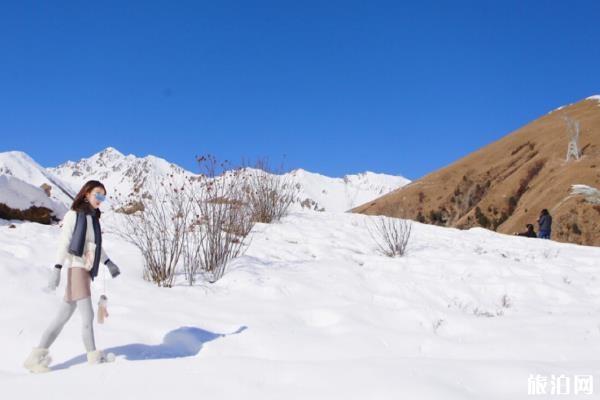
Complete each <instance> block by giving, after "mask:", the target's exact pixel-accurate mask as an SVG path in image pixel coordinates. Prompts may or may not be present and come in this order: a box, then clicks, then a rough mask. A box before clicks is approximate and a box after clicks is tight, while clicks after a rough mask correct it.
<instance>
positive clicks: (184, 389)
mask: <svg viewBox="0 0 600 400" xmlns="http://www.w3.org/2000/svg"><path fill="white" fill-rule="evenodd" d="M371 218H374V217H368V216H363V215H353V214H339V213H327V212H325V213H317V212H309V211H303V212H294V213H292V214H291V215H290V216H288V217H286V218H285V219H284V220H283V221H282V222H281V223H278V224H274V225H259V226H257V227H256V228H255V230H254V232H253V239H252V243H251V245H250V247H249V249H248V251H247V253H246V254H245V255H244V256H243V257H241V258H239V259H238V260H236V261H235V262H234V263H233V264H232V265H231V268H230V269H229V272H228V273H227V274H226V275H225V276H224V277H223V279H221V280H220V281H218V282H217V283H216V284H213V285H209V284H201V285H197V286H194V287H188V286H186V285H185V283H184V282H183V279H181V280H180V282H179V284H178V285H176V286H175V287H174V288H171V289H166V288H157V287H155V286H153V285H152V284H150V283H147V282H145V281H143V280H142V279H141V271H142V262H141V257H140V256H139V254H138V253H137V252H136V250H135V249H134V248H132V247H131V246H130V245H128V244H124V243H122V241H120V240H118V239H117V238H116V237H115V236H112V235H110V234H107V235H105V237H104V244H105V248H106V250H107V252H108V254H109V255H110V256H111V258H112V259H114V260H115V261H116V262H117V264H119V265H120V267H121V270H122V272H123V273H122V275H121V276H119V277H118V278H117V279H115V280H112V279H110V277H109V275H108V273H106V275H105V274H104V271H101V273H100V275H99V277H98V279H96V281H95V282H94V284H93V298H94V302H96V301H97V298H98V296H99V295H100V294H101V293H106V294H107V295H108V297H109V307H108V309H109V313H110V317H109V319H108V322H107V323H106V324H104V325H96V327H95V329H96V341H97V344H98V346H99V348H101V349H106V350H108V351H112V352H114V353H115V354H116V355H117V361H116V362H115V363H113V364H107V365H99V366H89V365H87V364H86V363H85V362H84V359H85V353H84V349H83V344H82V340H81V337H80V320H79V315H77V314H75V315H74V316H73V318H72V319H71V321H70V322H69V323H68V324H67V326H66V327H65V329H64V330H63V332H62V334H61V336H59V338H58V340H57V341H56V343H55V344H54V345H53V346H52V347H51V354H52V355H53V358H54V362H53V368H54V371H52V372H50V373H48V374H41V375H33V374H29V373H28V372H26V371H25V370H24V369H23V368H22V367H21V365H22V362H23V360H24V358H25V357H26V355H27V354H28V352H29V351H30V348H31V347H32V346H34V345H36V344H37V341H38V340H39V337H40V335H41V333H42V331H43V329H44V328H45V327H46V325H47V324H48V323H49V321H50V320H51V318H52V316H53V314H54V312H55V310H56V308H57V306H58V304H59V302H60V301H61V297H62V294H63V291H64V284H65V282H64V281H65V279H64V273H63V282H62V283H61V286H60V287H59V289H58V291H57V292H52V293H47V292H44V291H43V288H44V286H45V285H46V281H47V274H48V273H49V271H50V268H51V264H52V261H53V255H54V252H55V245H56V242H57V239H58V229H59V228H58V227H57V226H44V225H39V224H35V223H20V222H17V221H13V222H15V223H16V225H17V227H16V228H14V229H11V228H9V227H8V223H7V221H2V224H0V266H1V267H0V304H2V306H1V308H0V338H1V340H0V354H2V357H0V388H1V392H2V396H3V398H9V399H34V398H46V399H55V398H56V399H58V398H60V399H65V400H68V399H80V398H82V396H83V397H85V398H86V399H107V398H116V399H145V400H147V399H165V398H170V399H175V398H208V399H241V398H244V399H443V400H450V399H503V400H504V399H525V398H528V399H530V398H554V397H556V396H550V397H546V396H528V395H527V388H528V386H527V385H528V378H529V375H530V374H540V375H544V376H548V379H549V377H550V375H551V374H555V375H561V374H565V375H566V376H569V377H571V379H573V376H574V375H575V374H582V375H593V377H594V380H595V382H594V383H595V384H596V386H597V385H598V384H600V382H599V381H598V379H600V364H599V360H600V356H599V355H600V318H599V311H600V285H599V278H600V270H599V269H600V267H599V265H598V260H599V259H600V249H598V248H592V247H580V246H575V245H570V244H562V243H555V242H551V241H542V240H538V239H527V238H518V237H511V236H504V235H499V234H495V233H492V232H489V231H486V230H483V229H472V230H469V231H459V230H455V229H448V228H439V227H434V226H429V225H422V224H418V223H415V224H414V229H413V239H412V241H411V242H410V244H409V249H408V254H407V255H406V256H405V257H404V258H400V259H389V258H386V257H384V256H381V255H379V254H377V251H376V247H375V244H374V243H373V242H372V239H371V237H370V235H369V233H368V230H367V227H366V226H367V224H368V223H369V221H370V220H371ZM105 225H108V223H107V222H106V223H105ZM105 228H106V226H105ZM548 390H549V389H548ZM599 393H600V391H599V390H598V389H597V388H596V390H595V394H594V395H593V396H584V395H578V396H572V397H569V396H559V398H594V397H595V396H596V398H597V396H598V394H599Z"/></svg>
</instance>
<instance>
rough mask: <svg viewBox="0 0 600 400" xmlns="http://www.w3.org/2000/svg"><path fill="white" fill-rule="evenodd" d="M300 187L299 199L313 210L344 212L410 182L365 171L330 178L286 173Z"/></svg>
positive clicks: (399, 177) (313, 174)
mask: <svg viewBox="0 0 600 400" xmlns="http://www.w3.org/2000/svg"><path fill="white" fill-rule="evenodd" d="M288 175H289V176H290V178H291V179H292V180H293V181H294V182H296V183H299V184H300V187H301V189H300V193H299V200H300V201H301V202H303V201H304V202H305V204H306V205H307V206H308V208H311V209H313V210H320V209H323V210H324V211H336V212H343V211H347V210H350V209H351V208H353V207H356V206H357V205H360V204H364V203H366V202H367V201H369V200H373V199H376V198H378V197H381V196H383V195H384V194H386V193H388V192H391V191H392V190H395V189H398V188H400V187H402V186H404V185H407V184H409V183H410V180H408V179H406V178H404V177H403V176H393V175H386V174H376V173H373V172H364V173H361V174H356V175H346V176H344V177H343V178H330V177H328V176H324V175H320V174H315V173H312V172H308V171H305V170H303V169H297V170H294V171H292V172H290V173H289V174H288Z"/></svg>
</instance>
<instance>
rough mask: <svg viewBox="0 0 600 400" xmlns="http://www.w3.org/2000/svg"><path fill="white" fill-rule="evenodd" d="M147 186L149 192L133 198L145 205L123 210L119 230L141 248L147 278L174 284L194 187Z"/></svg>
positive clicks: (172, 184)
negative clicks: (132, 210)
mask: <svg viewBox="0 0 600 400" xmlns="http://www.w3.org/2000/svg"><path fill="white" fill-rule="evenodd" d="M145 189H146V190H147V192H146V193H143V194H142V195H141V196H139V197H138V198H135V199H132V198H130V199H129V201H131V202H134V203H135V204H137V205H139V206H141V207H139V208H138V209H137V210H136V211H135V212H130V213H125V212H122V213H121V217H122V221H121V223H120V224H119V225H118V227H117V228H116V230H115V233H116V234H117V235H119V236H120V237H121V238H123V239H124V240H125V241H127V242H129V243H131V244H133V245H134V246H135V247H137V248H138V249H139V250H140V251H141V253H142V256H143V258H144V278H145V279H147V280H150V281H152V282H154V283H156V284H157V285H158V286H161V287H171V286H172V285H173V280H174V277H175V272H176V267H177V263H178V262H179V258H180V257H181V255H182V251H183V246H184V243H185V242H186V236H187V233H188V224H189V221H190V218H191V211H192V202H191V197H190V194H191V190H190V188H189V186H187V184H182V185H181V186H178V187H176V185H175V183H173V182H160V183H159V182H152V183H150V184H149V185H147V186H145ZM126 208H127V207H124V208H123V209H126Z"/></svg>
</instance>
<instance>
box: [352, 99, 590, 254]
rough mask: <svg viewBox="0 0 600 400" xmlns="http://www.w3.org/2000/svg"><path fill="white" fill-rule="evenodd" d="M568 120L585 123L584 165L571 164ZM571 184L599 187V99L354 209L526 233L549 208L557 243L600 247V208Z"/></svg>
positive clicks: (551, 116)
mask: <svg viewBox="0 0 600 400" xmlns="http://www.w3.org/2000/svg"><path fill="white" fill-rule="evenodd" d="M565 116H569V117H571V118H573V119H575V120H577V121H579V123H580V127H581V128H580V137H579V148H580V152H582V157H581V159H580V160H579V161H573V160H571V161H569V162H566V154H567V145H568V142H569V135H568V133H567V127H566V123H565V121H564V117H565ZM573 184H584V185H589V186H592V187H595V188H599V189H600V102H599V101H597V100H594V99H587V100H583V101H581V102H579V103H576V104H573V105H570V106H568V107H564V108H562V109H559V110H555V111H553V112H551V113H549V114H547V115H544V116H543V117H541V118H539V119H537V120H536V121H534V122H532V123H530V124H528V125H526V126H524V127H522V128H520V129H518V130H516V131H515V132H513V133H511V134H509V135H508V136H505V137H504V138H502V139H500V140H498V141H497V142H494V143H492V144H490V145H488V146H486V147H484V148H482V149H480V150H478V151H476V152H474V153H471V154H470V155H468V156H466V157H464V158H462V159H460V160H458V161H456V162H455V163H454V164H451V165H449V166H447V167H445V168H442V169H440V170H438V171H435V172H433V173H431V174H429V175H427V176H425V177H424V178H422V179H419V180H417V181H414V182H412V183H411V184H409V185H407V186H405V187H403V188H401V189H398V190H396V191H394V192H391V193H388V194H386V195H385V196H383V197H380V198H378V199H376V200H374V201H371V202H369V203H367V204H364V205H361V206H359V207H357V208H355V209H354V210H352V211H353V212H358V213H363V214H370V215H387V216H394V217H402V218H410V219H414V220H418V221H421V222H426V223H430V224H436V225H443V226H453V227H457V228H469V227H474V226H482V227H484V228H488V229H493V230H496V231H498V232H502V233H509V234H512V233H514V232H516V231H523V230H525V224H526V223H529V222H530V223H534V224H535V222H536V221H537V218H538V216H539V212H540V210H541V209H543V208H547V209H548V210H549V211H550V214H551V215H552V217H553V219H554V223H553V227H552V238H553V239H555V240H559V241H564V242H572V243H578V244H586V245H595V246H598V245H600V205H594V204H590V203H588V202H586V201H585V200H584V199H583V198H582V197H580V196H571V195H570V192H571V185H573ZM535 227H536V231H537V224H535Z"/></svg>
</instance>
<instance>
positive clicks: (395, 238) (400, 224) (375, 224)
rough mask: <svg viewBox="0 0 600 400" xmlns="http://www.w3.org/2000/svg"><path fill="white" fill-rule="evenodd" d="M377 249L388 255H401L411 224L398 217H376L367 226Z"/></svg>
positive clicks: (404, 249)
mask: <svg viewBox="0 0 600 400" xmlns="http://www.w3.org/2000/svg"><path fill="white" fill-rule="evenodd" d="M367 228H368V230H369V233H370V235H371V237H372V238H373V240H374V241H375V243H376V244H377V247H378V249H379V250H380V251H381V252H382V253H383V254H385V255H386V256H388V257H401V256H403V255H404V254H405V253H406V246H407V245H408V241H409V240H410V235H411V231H412V224H411V223H410V221H407V220H404V219H398V218H386V217H377V218H375V219H373V220H372V222H371V225H370V226H367Z"/></svg>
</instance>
